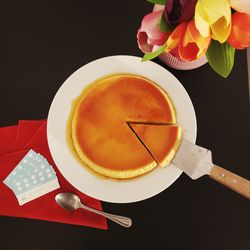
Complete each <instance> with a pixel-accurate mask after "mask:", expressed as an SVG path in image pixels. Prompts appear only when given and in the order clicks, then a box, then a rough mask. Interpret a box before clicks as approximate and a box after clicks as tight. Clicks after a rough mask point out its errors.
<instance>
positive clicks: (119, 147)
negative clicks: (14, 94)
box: [71, 74, 181, 179]
mask: <svg viewBox="0 0 250 250" xmlns="http://www.w3.org/2000/svg"><path fill="white" fill-rule="evenodd" d="M135 124H146V125H149V124H150V129H145V128H143V129H142V128H138V129H139V132H140V133H138V134H137V132H136V130H135V129H133V127H134V126H135ZM175 124H176V115H175V110H174V107H173V104H172V102H171V100H170V98H169V97H168V95H167V94H166V92H164V91H163V90H162V89H161V88H160V87H159V86H157V85H156V84H155V83H153V82H152V81H150V80H148V79H146V78H143V77H140V76H135V75H126V74H119V75H112V76H108V77H106V78H103V79H101V80H99V81H96V82H95V83H94V84H92V85H90V87H88V88H87V89H86V90H85V91H83V93H82V94H81V95H80V96H79V98H78V102H77V104H76V105H74V110H73V116H72V120H71V135H72V138H71V139H72V143H73V146H74V149H75V152H76V153H77V155H78V157H79V159H80V160H81V161H82V162H83V164H84V165H86V166H88V167H89V168H91V169H92V170H94V171H95V172H97V173H99V174H101V175H104V176H107V177H112V178H119V179H127V178H132V177H136V176H139V175H143V174H145V173H147V172H149V171H151V170H152V169H154V168H155V167H156V166H157V165H162V164H161V163H164V165H167V164H169V162H171V160H172V158H173V157H174V155H175V152H176V150H177V149H178V146H179V144H180V140H181V129H180V127H178V126H177V125H175ZM159 125H160V126H169V125H171V126H174V127H175V129H155V130H154V129H153V128H154V126H159ZM155 128H159V127H155ZM152 129H153V130H154V131H152ZM143 131H146V132H145V133H146V134H145V135H146V140H147V143H144V142H143V137H144V134H143V133H142V132H143ZM140 134H141V135H140ZM151 135H152V136H151ZM140 137H142V138H140ZM166 140H168V142H167V143H166ZM151 145H152V147H153V152H151V150H150V147H151ZM153 145H154V146H153ZM157 145H159V146H157ZM166 145H167V146H166ZM163 147H164V148H163ZM157 153H159V154H157ZM154 155H156V157H154ZM158 155H160V158H159V157H158ZM159 159H160V160H159ZM161 159H162V160H161Z"/></svg>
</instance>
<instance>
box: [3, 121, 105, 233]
mask: <svg viewBox="0 0 250 250" xmlns="http://www.w3.org/2000/svg"><path fill="white" fill-rule="evenodd" d="M0 138H1V141H0V190H1V192H0V201H1V202H0V215H5V216H15V217H25V218H32V219H40V220H47V221H55V222H61V223H68V224H76V225H84V226H89V227H96V228H101V229H107V227H108V226H107V221H106V219H105V218H104V217H102V216H99V215H96V214H94V213H91V212H88V211H85V210H83V209H78V210H76V211H74V212H69V211H66V210H64V209H62V208H60V207H59V206H58V205H57V204H56V203H55V195H56V194H58V193H61V192H73V193H75V194H77V195H78V196H79V197H80V198H81V200H82V201H83V203H85V204H86V205H88V206H90V207H93V208H96V209H99V210H101V209H102V206H101V202H100V201H98V200H96V199H94V198H91V197H89V196H87V195H85V194H83V193H81V192H80V191H78V190H77V189H75V188H74V187H73V186H72V185H71V184H69V183H68V182H67V181H66V179H65V178H64V177H63V176H62V175H61V173H60V172H59V171H58V169H57V167H56V165H55V163H54V162H53V159H52V157H51V154H50V151H49V148H48V145H47V137H46V121H44V120H43V121H20V122H19V123H18V126H9V127H4V128H0ZM31 148H32V149H33V150H34V151H35V152H37V153H40V154H41V155H43V156H44V157H45V158H46V159H47V160H48V162H49V163H50V164H51V165H52V166H53V167H54V169H55V171H56V173H57V178H58V180H59V183H60V186H61V187H60V188H59V189H57V190H54V191H53V192H50V193H48V194H46V195H44V196H41V197H39V198H37V199H35V200H33V201H30V202H28V203H26V204H25V205H23V206H19V205H18V202H17V199H16V197H15V195H14V193H13V192H12V191H11V190H10V189H9V188H8V187H7V186H6V185H4V184H3V181H4V179H5V178H6V177H7V176H8V175H9V173H10V172H11V171H12V169H13V168H14V167H15V166H16V165H17V163H18V162H19V161H20V160H21V159H22V158H23V157H24V155H25V154H26V153H27V152H28V151H29V149H31ZM14 150H18V151H14Z"/></svg>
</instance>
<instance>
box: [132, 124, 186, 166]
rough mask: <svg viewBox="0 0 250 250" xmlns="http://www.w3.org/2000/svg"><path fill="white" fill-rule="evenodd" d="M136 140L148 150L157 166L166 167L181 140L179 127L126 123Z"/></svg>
mask: <svg viewBox="0 0 250 250" xmlns="http://www.w3.org/2000/svg"><path fill="white" fill-rule="evenodd" d="M128 125H129V127H130V128H131V129H132V131H133V132H134V133H135V135H136V136H137V138H138V140H140V141H141V143H142V144H143V145H144V146H145V147H146V148H147V149H148V151H149V152H150V153H151V155H152V157H153V158H154V159H155V161H156V162H157V163H158V165H159V166H162V167H164V166H167V165H169V163H170V162H171V161H172V159H173V158H174V156H175V154H176V152H177V150H178V148H179V146H180V143H181V138H182V130H181V128H180V127H179V126H176V125H169V124H159V123H158V124H154V123H149V124H140V123H139V124H136V123H132V122H130V123H128Z"/></svg>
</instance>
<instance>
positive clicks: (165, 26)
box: [159, 14, 172, 32]
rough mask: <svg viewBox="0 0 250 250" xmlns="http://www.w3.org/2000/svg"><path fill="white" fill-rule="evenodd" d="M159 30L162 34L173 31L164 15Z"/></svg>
mask: <svg viewBox="0 0 250 250" xmlns="http://www.w3.org/2000/svg"><path fill="white" fill-rule="evenodd" d="M159 29H160V31H161V32H169V31H172V27H171V26H170V25H168V24H167V23H166V20H165V17H164V14H162V16H161V20H160V23H159Z"/></svg>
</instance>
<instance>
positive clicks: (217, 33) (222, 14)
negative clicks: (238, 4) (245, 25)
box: [195, 0, 231, 43]
mask: <svg viewBox="0 0 250 250" xmlns="http://www.w3.org/2000/svg"><path fill="white" fill-rule="evenodd" d="M195 26H196V28H197V29H198V30H199V32H200V34H201V35H202V36H204V37H207V36H209V35H210V32H211V33H212V38H213V39H214V40H217V41H219V42H220V43H224V42H225V41H226V40H227V38H228V36H229V34H230V31H231V9H230V4H229V1H228V0H198V2H197V4H196V8H195Z"/></svg>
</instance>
